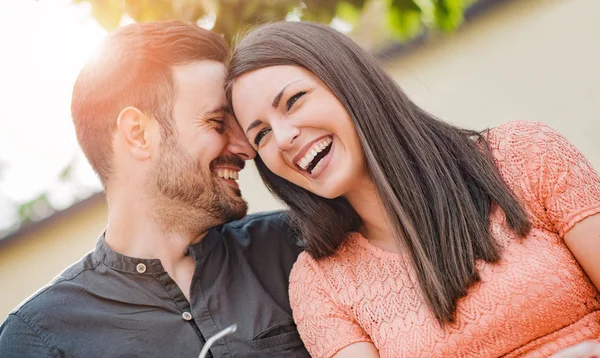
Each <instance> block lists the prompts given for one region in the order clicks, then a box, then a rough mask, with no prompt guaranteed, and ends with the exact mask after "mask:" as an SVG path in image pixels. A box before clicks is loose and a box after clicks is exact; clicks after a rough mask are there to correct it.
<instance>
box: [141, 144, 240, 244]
mask: <svg viewBox="0 0 600 358" xmlns="http://www.w3.org/2000/svg"><path fill="white" fill-rule="evenodd" d="M216 164H232V165H234V166H236V167H241V168H243V167H244V161H243V160H241V159H240V158H238V157H236V156H233V155H231V156H222V157H218V158H217V159H215V160H214V161H213V162H212V163H211V165H210V168H206V167H204V166H203V165H202V164H201V163H199V162H198V161H196V160H194V159H193V158H192V157H191V156H190V155H189V154H188V153H186V152H185V150H183V149H182V148H181V147H180V146H179V145H178V144H177V143H172V142H170V141H168V140H167V141H166V143H165V145H163V151H162V153H161V156H160V158H158V161H157V164H156V166H155V167H154V169H153V171H152V172H151V174H150V178H149V179H150V186H151V192H152V193H154V194H155V195H157V196H158V197H155V198H154V200H153V201H154V202H155V203H156V204H158V205H157V209H158V212H157V213H156V214H158V217H157V219H158V220H160V221H162V222H163V224H164V225H165V226H167V227H165V228H164V229H165V230H177V231H185V232H189V233H190V234H199V233H200V232H194V231H205V230H206V229H208V228H209V227H211V226H215V225H220V224H222V223H224V222H227V221H230V220H235V219H239V218H242V217H243V216H244V215H246V212H247V210H248V204H247V203H246V201H244V199H242V196H241V192H240V190H239V189H237V188H234V187H231V186H229V185H227V184H225V183H223V182H221V181H222V179H219V178H218V177H217V176H216V175H215V174H213V172H212V170H211V169H212V168H213V167H214V166H215V165H216Z"/></svg>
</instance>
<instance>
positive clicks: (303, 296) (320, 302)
mask: <svg viewBox="0 0 600 358" xmlns="http://www.w3.org/2000/svg"><path fill="white" fill-rule="evenodd" d="M334 297H335V292H334V290H333V289H332V287H331V285H330V284H329V283H328V282H327V280H326V278H325V277H324V275H323V274H322V272H321V270H320V268H319V267H318V264H317V262H315V260H313V259H312V258H311V257H310V256H309V255H308V254H307V253H306V252H304V253H302V254H300V256H299V257H298V261H297V262H296V264H295V265H294V268H293V269H292V273H291V275H290V303H291V307H292V313H293V315H294V321H296V325H297V326H298V332H299V333H300V337H301V338H302V341H303V342H304V345H305V346H306V348H307V349H308V351H309V353H310V354H311V356H312V357H331V356H333V355H334V354H336V353H337V352H338V351H339V350H340V349H342V348H344V347H347V346H349V345H350V344H353V343H358V342H371V339H370V337H369V335H368V334H367V333H366V332H365V331H364V330H363V329H362V327H360V325H359V324H358V323H357V322H356V321H355V320H354V319H353V317H352V315H351V313H350V312H349V311H350V310H349V309H348V308H346V307H344V306H343V305H342V304H340V303H338V302H336V300H335V298H334Z"/></svg>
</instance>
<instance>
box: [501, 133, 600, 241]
mask: <svg viewBox="0 0 600 358" xmlns="http://www.w3.org/2000/svg"><path fill="white" fill-rule="evenodd" d="M502 135H506V136H508V137H509V138H505V139H504V140H501V141H500V142H503V143H505V146H506V148H505V149H506V150H507V152H508V154H507V155H506V156H505V160H506V161H508V163H505V165H509V166H510V164H511V163H514V164H515V167H514V168H513V172H514V173H515V176H520V182H521V189H524V190H523V191H525V192H527V195H525V196H524V197H525V199H526V201H528V202H527V203H526V204H528V205H530V206H531V207H536V206H537V208H539V210H538V212H537V213H536V214H537V215H536V216H537V217H538V218H540V219H541V220H542V221H543V222H544V224H546V226H548V227H550V228H552V229H553V230H554V231H555V232H557V233H558V235H559V236H560V237H562V236H564V234H565V233H566V232H567V231H569V230H570V229H571V228H572V227H573V226H574V225H575V224H577V223H578V222H579V221H581V220H583V219H585V218H586V217H588V216H591V215H594V214H597V213H600V176H599V175H598V172H596V171H595V170H594V168H593V167H592V165H591V164H590V162H589V161H588V160H587V159H586V158H585V157H584V155H583V154H582V153H581V152H580V151H579V150H578V149H577V148H576V147H575V146H574V145H573V144H572V143H570V142H569V141H568V140H567V139H566V138H565V137H564V136H562V135H561V134H560V133H558V132H557V131H555V130H554V129H552V128H550V127H548V126H547V125H544V124H540V123H533V122H515V123H514V124H513V125H511V126H510V127H509V130H507V131H506V132H505V133H503V134H502ZM509 185H510V183H509ZM533 201H536V202H535V203H534V202H533ZM533 211H534V212H535V210H533Z"/></svg>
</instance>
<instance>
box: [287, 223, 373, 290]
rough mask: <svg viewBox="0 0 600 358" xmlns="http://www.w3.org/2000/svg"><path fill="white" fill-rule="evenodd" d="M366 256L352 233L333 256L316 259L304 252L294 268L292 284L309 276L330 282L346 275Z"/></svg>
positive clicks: (291, 277) (291, 275) (291, 276)
mask: <svg viewBox="0 0 600 358" xmlns="http://www.w3.org/2000/svg"><path fill="white" fill-rule="evenodd" d="M364 254H365V250H364V248H363V247H362V245H361V244H360V242H359V238H358V237H357V235H355V234H353V233H351V234H349V235H348V237H347V238H346V240H344V242H343V243H342V245H341V246H340V247H339V248H338V250H337V251H336V252H335V253H334V254H333V255H331V256H327V257H323V258H319V259H315V258H313V257H312V256H311V255H310V254H309V253H308V252H306V251H304V252H302V253H301V254H300V255H299V256H298V260H296V263H295V264H294V267H293V268H292V272H291V274H290V282H292V281H293V280H295V279H299V278H302V277H307V276H310V277H312V278H313V279H314V278H315V277H316V278H320V279H324V280H328V279H330V278H332V277H335V276H338V275H346V274H347V273H348V272H347V271H348V270H349V269H350V267H353V266H352V265H351V264H352V263H356V262H357V261H358V260H360V259H361V256H362V255H364Z"/></svg>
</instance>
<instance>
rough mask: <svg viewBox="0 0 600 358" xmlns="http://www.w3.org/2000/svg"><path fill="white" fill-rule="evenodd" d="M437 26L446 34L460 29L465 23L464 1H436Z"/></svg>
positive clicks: (435, 15) (435, 16)
mask: <svg viewBox="0 0 600 358" xmlns="http://www.w3.org/2000/svg"><path fill="white" fill-rule="evenodd" d="M433 4H434V6H435V10H434V19H435V24H436V26H437V27H438V28H439V29H441V30H442V31H444V32H450V31H453V30H455V29H456V28H458V26H460V24H461V23H462V21H463V13H464V10H465V4H464V2H463V1H462V0H434V1H433Z"/></svg>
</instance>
